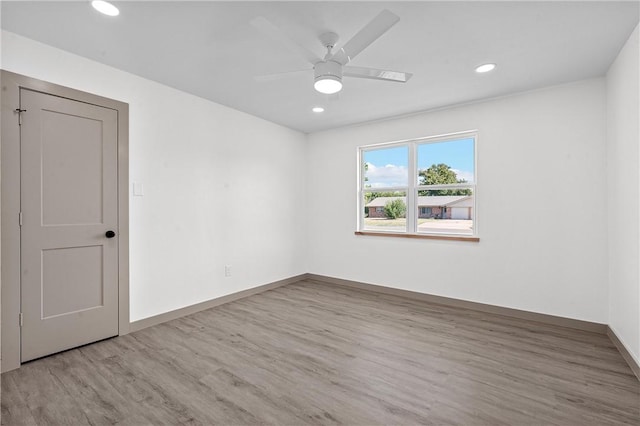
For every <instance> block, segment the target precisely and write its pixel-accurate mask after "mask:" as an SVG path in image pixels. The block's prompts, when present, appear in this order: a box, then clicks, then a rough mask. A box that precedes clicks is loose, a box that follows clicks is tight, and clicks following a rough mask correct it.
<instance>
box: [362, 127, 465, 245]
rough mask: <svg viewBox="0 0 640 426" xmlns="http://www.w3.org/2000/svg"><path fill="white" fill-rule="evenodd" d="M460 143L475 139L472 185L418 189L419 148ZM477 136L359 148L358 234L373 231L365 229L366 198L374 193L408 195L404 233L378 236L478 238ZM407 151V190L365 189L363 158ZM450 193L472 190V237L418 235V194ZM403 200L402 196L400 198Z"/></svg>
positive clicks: (438, 137)
mask: <svg viewBox="0 0 640 426" xmlns="http://www.w3.org/2000/svg"><path fill="white" fill-rule="evenodd" d="M461 139H473V182H465V183H455V184H441V185H418V182H417V177H418V158H417V155H418V148H419V146H420V145H424V144H429V143H443V142H449V141H455V140H461ZM477 144H478V132H477V130H465V131H461V132H453V133H447V134H443V135H435V136H426V137H420V138H413V139H406V140H399V141H393V142H384V143H378V144H372V145H366V146H360V147H358V153H357V154H358V155H357V161H358V165H357V171H358V173H357V177H358V183H357V188H358V193H357V197H358V198H357V203H356V204H357V230H358V231H371V229H367V228H365V224H364V223H365V221H364V219H365V217H364V208H365V205H366V203H365V195H366V194H367V193H372V192H404V193H405V194H406V195H405V197H406V204H407V213H406V215H405V217H406V224H405V231H392V230H384V229H375V231H376V232H382V233H388V234H412V235H448V236H468V237H478V210H477V194H478V192H477V180H478V179H477V173H478V171H477V169H478V167H477V164H478V149H477ZM404 146H406V147H407V149H408V153H407V161H408V164H407V174H408V175H407V186H392V187H365V181H364V179H365V177H366V176H365V168H364V166H363V165H364V164H365V163H364V154H365V153H366V152H371V151H377V150H381V149H389V148H394V147H404ZM447 189H470V190H471V192H472V196H473V206H472V207H471V208H472V211H471V217H472V220H473V227H472V232H471V233H470V234H468V233H464V234H458V233H452V232H447V231H446V230H444V231H443V232H434V231H431V232H420V231H418V222H419V218H420V213H419V211H418V209H419V206H418V205H417V204H418V197H419V195H418V192H419V191H425V190H447ZM399 196H400V195H399Z"/></svg>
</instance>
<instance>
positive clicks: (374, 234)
mask: <svg viewBox="0 0 640 426" xmlns="http://www.w3.org/2000/svg"><path fill="white" fill-rule="evenodd" d="M355 234H356V235H364V236H372V237H393V238H414V239H419V240H450V241H466V242H471V243H477V242H479V241H480V238H479V237H473V236H466V235H434V234H424V235H423V234H400V233H392V232H375V231H373V232H372V231H356V232H355Z"/></svg>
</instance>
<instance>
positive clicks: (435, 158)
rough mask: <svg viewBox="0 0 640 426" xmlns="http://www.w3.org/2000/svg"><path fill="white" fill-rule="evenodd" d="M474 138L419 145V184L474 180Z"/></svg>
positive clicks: (470, 181)
mask: <svg viewBox="0 0 640 426" xmlns="http://www.w3.org/2000/svg"><path fill="white" fill-rule="evenodd" d="M473 145H474V139H473V138H466V139H459V140H454V141H446V142H433V143H425V144H420V145H418V185H442V184H448V183H460V182H469V183H473V181H474V152H473Z"/></svg>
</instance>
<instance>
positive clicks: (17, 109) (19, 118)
mask: <svg viewBox="0 0 640 426" xmlns="http://www.w3.org/2000/svg"><path fill="white" fill-rule="evenodd" d="M13 111H14V112H17V113H18V125H19V126H21V125H22V113H23V112H27V110H26V109H22V108H16V109H14V110H13Z"/></svg>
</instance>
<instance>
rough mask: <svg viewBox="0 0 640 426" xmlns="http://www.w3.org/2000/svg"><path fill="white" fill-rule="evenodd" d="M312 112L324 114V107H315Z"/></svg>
mask: <svg viewBox="0 0 640 426" xmlns="http://www.w3.org/2000/svg"><path fill="white" fill-rule="evenodd" d="M311 111H313V112H324V108H322V107H313V108H311Z"/></svg>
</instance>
